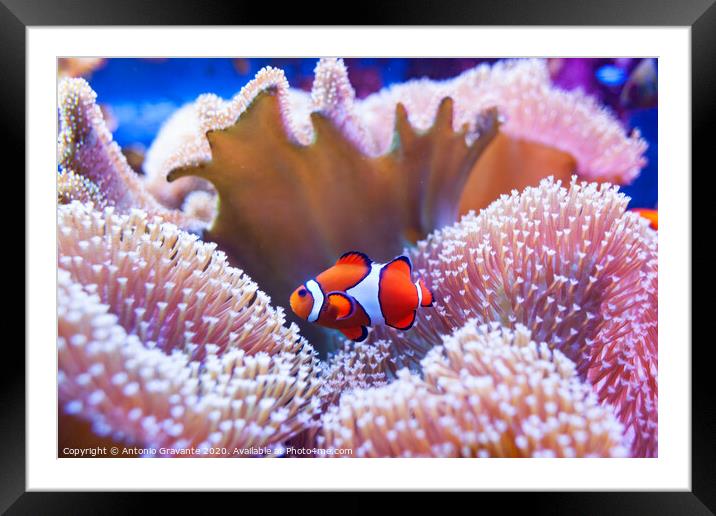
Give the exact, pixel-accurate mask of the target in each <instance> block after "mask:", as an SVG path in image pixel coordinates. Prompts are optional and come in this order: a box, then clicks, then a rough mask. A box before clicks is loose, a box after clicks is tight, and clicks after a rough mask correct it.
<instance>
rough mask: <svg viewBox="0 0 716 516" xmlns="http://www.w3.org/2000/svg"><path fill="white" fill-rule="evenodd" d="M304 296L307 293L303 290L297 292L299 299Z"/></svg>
mask: <svg viewBox="0 0 716 516" xmlns="http://www.w3.org/2000/svg"><path fill="white" fill-rule="evenodd" d="M306 294H308V292H306V289H305V288H302V289H301V290H299V291H298V295H299V296H301V297H305V296H306Z"/></svg>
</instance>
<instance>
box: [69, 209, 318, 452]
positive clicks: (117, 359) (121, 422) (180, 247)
mask: <svg viewBox="0 0 716 516" xmlns="http://www.w3.org/2000/svg"><path fill="white" fill-rule="evenodd" d="M58 222H59V228H58V240H59V249H58V251H59V268H60V276H59V280H60V283H59V293H58V296H59V309H58V314H59V341H58V352H59V371H60V373H59V374H60V376H59V397H60V402H61V404H62V407H63V410H64V411H65V412H66V413H71V414H75V415H76V416H77V417H80V418H82V419H85V420H88V421H91V422H92V424H93V429H94V431H95V432H97V433H100V434H102V435H109V436H112V437H113V438H114V439H117V440H121V441H125V442H131V443H135V444H139V445H144V446H155V447H168V448H171V449H172V450H180V449H191V448H201V447H206V446H214V447H220V448H221V447H225V448H227V450H228V451H227V453H226V454H227V455H230V456H234V455H232V452H233V450H234V449H236V448H240V449H244V448H248V447H250V446H252V445H253V446H255V447H260V446H273V445H277V444H280V443H282V442H284V441H286V440H287V439H289V438H291V437H292V436H294V435H296V434H298V433H299V432H300V431H302V430H305V429H306V428H308V427H309V426H311V425H312V424H315V423H314V421H315V417H314V416H315V415H316V412H317V411H318V409H319V407H320V402H319V400H318V397H317V392H318V388H319V380H318V375H319V365H318V361H317V358H316V355H315V352H314V351H313V349H312V347H311V346H310V345H309V344H308V343H307V342H306V341H305V339H303V338H301V337H300V335H299V334H298V331H297V328H296V326H295V325H291V326H288V327H287V326H285V325H284V323H285V319H284V314H283V312H282V310H281V309H274V308H272V307H271V306H270V304H269V303H270V300H269V299H268V297H267V296H266V295H265V294H264V293H263V292H261V291H260V290H258V287H257V285H256V284H255V283H253V282H252V281H251V280H250V279H249V278H248V277H247V276H246V275H245V274H243V273H242V271H240V270H238V269H234V268H232V267H230V266H228V264H227V263H226V260H225V257H224V255H223V254H222V253H220V252H217V251H215V246H214V245H213V244H205V243H203V242H201V241H199V240H198V239H197V238H196V236H194V235H191V234H188V233H186V232H184V231H181V230H180V229H178V228H177V227H176V226H175V225H173V224H170V223H166V222H162V221H161V219H158V218H154V219H151V218H149V217H148V216H147V215H146V213H144V212H142V211H140V210H132V211H131V212H130V213H129V214H118V213H116V210H113V209H112V208H107V209H105V210H104V211H102V212H99V211H96V210H94V209H92V208H91V207H90V206H87V205H83V204H80V203H78V202H73V203H71V204H69V205H65V206H60V208H59V211H58ZM167 453H169V452H167ZM244 453H249V452H244Z"/></svg>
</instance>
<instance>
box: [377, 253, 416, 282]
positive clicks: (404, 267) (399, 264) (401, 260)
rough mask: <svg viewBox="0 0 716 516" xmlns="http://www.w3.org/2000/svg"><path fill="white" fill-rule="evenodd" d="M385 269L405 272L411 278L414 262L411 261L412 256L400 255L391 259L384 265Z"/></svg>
mask: <svg viewBox="0 0 716 516" xmlns="http://www.w3.org/2000/svg"><path fill="white" fill-rule="evenodd" d="M383 269H384V270H386V271H387V270H389V269H390V270H395V271H398V272H401V273H404V274H406V275H407V276H408V278H410V273H411V272H412V271H413V264H412V263H411V262H410V258H408V257H407V256H404V255H403V256H398V257H397V258H394V259H393V260H391V261H389V262H388V263H386V264H385V266H384V267H383Z"/></svg>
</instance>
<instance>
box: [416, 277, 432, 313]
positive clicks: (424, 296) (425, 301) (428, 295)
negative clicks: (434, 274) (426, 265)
mask: <svg viewBox="0 0 716 516" xmlns="http://www.w3.org/2000/svg"><path fill="white" fill-rule="evenodd" d="M418 288H419V289H420V293H421V300H420V306H433V293H432V292H430V290H428V287H426V286H425V283H423V280H422V279H419V280H418Z"/></svg>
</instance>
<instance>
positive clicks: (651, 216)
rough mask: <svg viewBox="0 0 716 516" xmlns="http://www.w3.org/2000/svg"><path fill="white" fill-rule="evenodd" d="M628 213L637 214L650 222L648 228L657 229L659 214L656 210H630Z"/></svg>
mask: <svg viewBox="0 0 716 516" xmlns="http://www.w3.org/2000/svg"><path fill="white" fill-rule="evenodd" d="M630 211H633V212H634V213H638V214H639V215H641V216H642V217H644V218H645V219H646V220H648V221H649V222H650V224H649V227H651V229H657V230H658V229H659V212H658V211H657V210H650V209H649V208H632V209H631V210H630Z"/></svg>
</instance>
